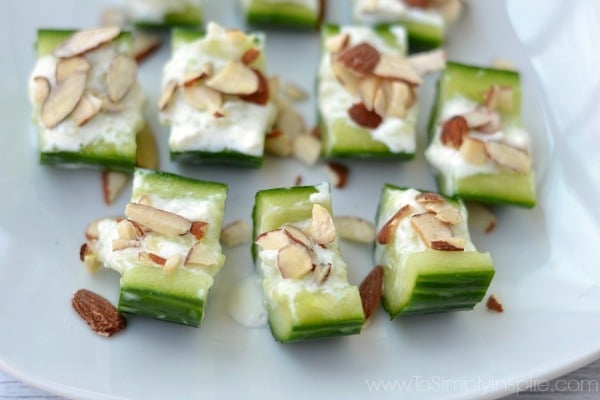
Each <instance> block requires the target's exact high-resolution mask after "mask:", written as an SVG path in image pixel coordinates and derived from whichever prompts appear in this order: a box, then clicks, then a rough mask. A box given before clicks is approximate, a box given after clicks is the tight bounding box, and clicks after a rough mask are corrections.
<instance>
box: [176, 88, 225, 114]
mask: <svg viewBox="0 0 600 400" xmlns="http://www.w3.org/2000/svg"><path fill="white" fill-rule="evenodd" d="M183 94H184V97H185V100H186V101H187V102H188V104H189V105H191V106H192V107H194V108H195V109H196V110H198V111H212V112H214V111H217V110H219V109H220V108H221V107H222V106H223V96H221V93H220V92H217V91H216V90H214V89H211V88H209V87H207V86H204V85H193V86H187V87H184V88H183Z"/></svg>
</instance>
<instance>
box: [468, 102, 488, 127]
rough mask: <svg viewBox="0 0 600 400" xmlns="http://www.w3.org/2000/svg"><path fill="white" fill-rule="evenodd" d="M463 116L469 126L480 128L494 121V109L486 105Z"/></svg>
mask: <svg viewBox="0 0 600 400" xmlns="http://www.w3.org/2000/svg"><path fill="white" fill-rule="evenodd" d="M462 117H463V118H464V119H465V121H467V126H468V127H469V128H473V129H478V128H481V127H482V126H485V125H487V124H489V123H490V122H492V111H491V110H489V109H488V108H486V107H477V108H475V109H473V110H471V111H469V112H468V113H466V114H463V115H462Z"/></svg>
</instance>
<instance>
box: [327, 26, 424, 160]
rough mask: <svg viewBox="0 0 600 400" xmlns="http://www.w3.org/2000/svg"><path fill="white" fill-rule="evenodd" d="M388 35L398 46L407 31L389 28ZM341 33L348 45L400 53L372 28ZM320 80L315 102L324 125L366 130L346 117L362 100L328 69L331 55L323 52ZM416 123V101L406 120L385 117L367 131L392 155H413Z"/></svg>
mask: <svg viewBox="0 0 600 400" xmlns="http://www.w3.org/2000/svg"><path fill="white" fill-rule="evenodd" d="M391 32H392V33H393V35H394V36H395V37H396V41H397V42H398V43H406V31H405V30H404V28H402V27H392V28H391ZM340 33H341V34H343V33H347V34H348V35H349V37H350V40H349V46H353V45H356V44H358V43H361V42H367V43H369V44H370V45H372V46H373V47H374V48H375V49H377V50H378V51H379V52H381V53H388V54H398V53H399V52H402V50H399V49H398V48H393V47H391V46H390V45H389V44H387V43H386V42H385V41H384V40H383V39H382V38H381V37H380V36H378V35H377V34H376V33H375V32H374V31H373V30H372V29H370V28H367V27H342V29H341V32H340ZM319 79H320V81H319V93H318V103H319V109H320V111H321V114H322V115H323V117H324V119H325V122H326V124H327V129H328V130H332V129H334V124H335V121H339V120H343V121H345V123H348V124H351V125H352V126H356V127H357V128H360V129H365V128H363V127H359V126H358V125H357V124H356V123H355V122H354V121H352V120H351V119H350V118H348V109H349V108H350V107H351V106H352V105H353V104H356V103H359V102H360V101H361V100H360V97H359V96H358V95H352V94H351V93H349V92H348V91H347V90H346V89H345V88H344V87H343V86H342V84H341V83H340V82H339V81H338V79H337V78H336V76H335V74H334V73H333V71H332V68H331V54H330V53H329V52H326V53H325V54H324V55H323V57H322V60H321V65H320V67H319ZM416 120H417V104H416V102H415V104H413V105H412V106H411V107H410V108H409V109H408V113H407V115H406V117H405V118H398V117H391V116H389V117H386V118H384V119H383V121H382V123H381V124H380V125H379V126H378V127H377V128H375V129H369V130H368V132H369V133H370V135H371V136H372V138H373V139H375V140H378V141H380V142H382V143H384V144H385V145H386V146H387V147H388V148H389V149H390V151H392V152H395V153H400V152H407V153H413V152H414V151H415V149H416V140H415V135H414V126H415V124H416ZM334 136H335V135H332V140H335V137H334ZM333 144H334V143H332V145H333Z"/></svg>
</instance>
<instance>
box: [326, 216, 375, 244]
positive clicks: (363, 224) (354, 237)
mask: <svg viewBox="0 0 600 400" xmlns="http://www.w3.org/2000/svg"><path fill="white" fill-rule="evenodd" d="M334 221H335V228H336V230H337V232H338V235H340V237H341V238H342V239H346V240H350V241H352V242H357V243H373V242H374V241H375V225H373V223H372V222H370V221H367V220H366V219H362V218H359V217H348V216H343V217H335V218H334Z"/></svg>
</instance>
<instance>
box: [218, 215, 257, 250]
mask: <svg viewBox="0 0 600 400" xmlns="http://www.w3.org/2000/svg"><path fill="white" fill-rule="evenodd" d="M250 240H252V229H251V228H250V225H248V223H247V222H246V221H244V220H241V219H240V220H237V221H233V222H231V223H230V224H227V225H226V226H224V227H223V229H221V243H223V245H224V246H227V247H235V246H239V245H242V244H245V243H248V242H250Z"/></svg>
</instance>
